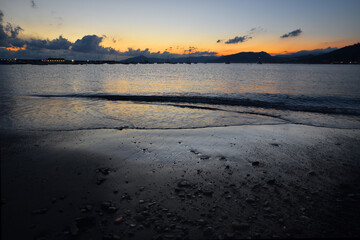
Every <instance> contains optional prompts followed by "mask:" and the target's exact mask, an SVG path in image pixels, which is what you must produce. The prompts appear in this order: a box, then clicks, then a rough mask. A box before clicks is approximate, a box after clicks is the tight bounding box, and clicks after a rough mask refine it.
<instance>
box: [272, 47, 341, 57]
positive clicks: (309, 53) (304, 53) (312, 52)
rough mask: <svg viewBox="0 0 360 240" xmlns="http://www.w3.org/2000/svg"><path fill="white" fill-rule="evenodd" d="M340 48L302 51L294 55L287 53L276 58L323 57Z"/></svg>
mask: <svg viewBox="0 0 360 240" xmlns="http://www.w3.org/2000/svg"><path fill="white" fill-rule="evenodd" d="M337 49H338V48H336V47H334V48H331V47H328V48H324V49H314V50H301V51H298V52H294V53H286V54H278V55H275V57H283V58H297V57H304V56H307V57H309V56H317V55H321V54H324V53H329V52H332V51H335V50H337Z"/></svg>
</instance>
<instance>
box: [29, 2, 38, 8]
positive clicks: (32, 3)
mask: <svg viewBox="0 0 360 240" xmlns="http://www.w3.org/2000/svg"><path fill="white" fill-rule="evenodd" d="M30 2H31V7H32V8H36V7H37V6H36V3H35V1H34V0H32V1H30Z"/></svg>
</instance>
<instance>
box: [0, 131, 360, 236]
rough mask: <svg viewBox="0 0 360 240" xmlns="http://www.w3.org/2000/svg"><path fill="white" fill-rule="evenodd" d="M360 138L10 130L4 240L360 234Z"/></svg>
mask: <svg viewBox="0 0 360 240" xmlns="http://www.w3.org/2000/svg"><path fill="white" fill-rule="evenodd" d="M359 145H360V130H354V129H334V128H325V127H311V126H305V125H295V124H281V125H242V126H229V127H214V128H197V129H174V130H171V129H167V130H156V129H151V131H149V130H139V129H137V130H133V129H124V130H107V129H105V130H79V131H69V132H47V131H44V132H38V131H34V132H27V131H10V130H6V131H1V195H2V199H1V200H2V213H1V216H2V223H1V225H2V233H1V234H2V239H16V238H28V237H29V236H31V237H32V238H33V239H75V238H76V239H118V238H121V239H145V238H146V239H177V238H178V239H234V238H235V239H236V238H248V237H251V238H278V237H279V238H290V237H291V238H310V237H332V238H333V237H359V236H360V230H359V229H360V210H359V209H358V201H359V199H360V187H359V186H357V185H358V184H357V183H358V182H359V178H360V162H359V161H358V159H359V156H360V149H359V148H358V146H359Z"/></svg>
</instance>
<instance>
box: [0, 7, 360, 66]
mask: <svg viewBox="0 0 360 240" xmlns="http://www.w3.org/2000/svg"><path fill="white" fill-rule="evenodd" d="M0 11H1V12H0V16H1V19H0V20H1V27H0V58H1V57H8V56H10V57H11V56H20V57H21V56H23V57H27V58H30V57H45V56H50V57H58V56H66V57H73V58H83V59H85V58H98V59H103V58H115V59H119V58H120V59H121V58H126V57H130V56H136V55H139V54H142V55H148V56H153V57H160V56H168V55H170V56H180V55H183V54H189V53H190V54H192V55H210V56H211V55H217V56H220V55H228V54H234V53H237V52H249V51H252V52H260V51H265V52H267V53H270V54H272V55H275V54H285V53H293V52H297V51H301V50H313V49H325V48H328V47H330V48H341V47H344V46H347V45H351V44H354V43H357V42H359V41H360V27H359V23H360V14H358V12H359V11H360V1H359V0H301V1H300V0H190V1H188V0H167V1H165V0H151V1H150V0H101V1H100V0H61V1H58V0H57V1H55V0H0Z"/></svg>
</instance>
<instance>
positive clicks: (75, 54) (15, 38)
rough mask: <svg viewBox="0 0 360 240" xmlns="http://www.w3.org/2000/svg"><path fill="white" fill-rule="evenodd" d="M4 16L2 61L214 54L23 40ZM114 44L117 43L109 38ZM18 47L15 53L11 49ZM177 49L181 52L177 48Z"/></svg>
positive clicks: (89, 40) (89, 38)
mask: <svg viewBox="0 0 360 240" xmlns="http://www.w3.org/2000/svg"><path fill="white" fill-rule="evenodd" d="M3 17H4V14H3V12H2V11H1V10H0V47H1V48H0V55H1V57H5V58H34V59H44V58H49V57H60V56H61V57H63V58H66V59H78V60H122V59H126V58H129V57H136V56H141V55H143V56H146V57H152V58H177V57H184V56H188V55H190V56H205V55H206V56H214V55H217V54H218V53H217V52H211V51H197V48H196V47H193V46H190V47H189V48H188V50H185V51H184V54H174V53H170V52H169V51H171V50H172V49H173V48H174V47H169V48H168V49H166V50H165V51H164V52H160V51H158V52H151V51H150V49H149V48H146V49H144V50H141V49H133V48H128V49H127V51H124V52H121V51H117V50H115V49H113V48H111V47H103V46H101V43H102V41H103V39H104V38H106V36H105V35H102V36H97V35H86V36H84V37H83V38H81V39H78V40H76V41H75V42H70V41H69V40H68V39H66V38H64V37H63V36H61V35H60V36H59V37H58V38H56V39H53V40H49V39H35V38H30V39H22V38H20V37H19V34H20V32H21V31H23V29H22V28H21V27H20V26H16V25H12V24H10V23H6V25H4V23H3ZM112 40H113V42H116V40H115V39H114V38H112ZM9 47H10V48H9ZM11 47H17V48H18V49H16V50H17V51H14V50H13V49H11ZM176 49H178V50H179V49H184V48H183V47H179V46H176Z"/></svg>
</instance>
